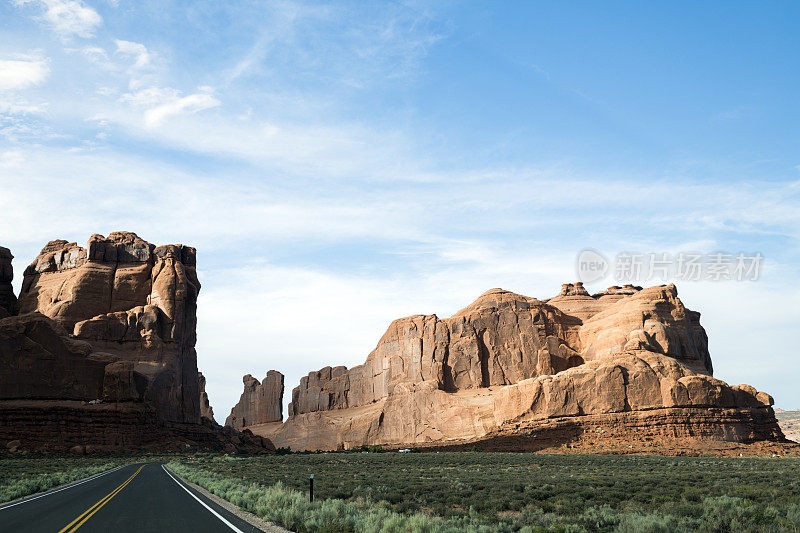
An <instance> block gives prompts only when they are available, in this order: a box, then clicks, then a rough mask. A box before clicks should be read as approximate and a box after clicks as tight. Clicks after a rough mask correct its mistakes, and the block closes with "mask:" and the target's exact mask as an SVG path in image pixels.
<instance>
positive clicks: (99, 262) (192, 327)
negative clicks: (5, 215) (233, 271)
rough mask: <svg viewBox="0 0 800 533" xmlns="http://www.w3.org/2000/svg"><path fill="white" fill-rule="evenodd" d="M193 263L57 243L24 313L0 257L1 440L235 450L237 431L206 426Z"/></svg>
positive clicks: (23, 296) (37, 267) (121, 244)
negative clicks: (6, 287) (2, 312)
mask: <svg viewBox="0 0 800 533" xmlns="http://www.w3.org/2000/svg"><path fill="white" fill-rule="evenodd" d="M195 263H196V253H195V249H194V248H191V247H189V246H183V245H165V246H155V245H153V244H150V243H148V242H146V241H144V240H143V239H141V238H139V237H138V236H137V235H136V234H135V233H129V232H114V233H111V234H110V235H108V237H104V236H102V235H93V236H92V237H91V238H90V239H89V243H88V245H87V247H86V248H83V247H80V246H78V245H77V244H76V243H74V242H67V241H64V240H56V241H51V242H49V243H48V244H47V245H46V246H45V247H44V248H43V249H42V251H41V253H40V254H39V255H38V257H36V259H35V260H34V261H33V262H32V263H31V264H30V266H28V267H27V268H26V269H25V272H24V274H23V281H22V290H21V293H20V295H19V298H18V301H16V300H15V299H13V298H9V297H8V296H7V292H5V291H4V285H3V283H6V282H10V280H11V278H12V272H11V269H10V253H8V252H7V250H6V249H5V248H2V249H0V298H3V296H2V295H6V297H5V298H4V299H3V300H2V301H3V306H4V308H5V310H6V314H7V315H11V316H6V317H5V318H2V320H0V368H2V373H0V440H13V439H19V440H21V441H22V442H23V443H24V444H26V445H28V446H30V447H34V448H53V449H57V448H63V447H67V448H68V447H71V446H75V445H79V446H83V445H94V446H96V447H110V448H119V447H136V446H142V445H154V446H163V445H168V446H173V447H181V446H182V445H183V444H187V445H190V446H191V445H192V444H193V443H194V444H201V445H220V446H226V445H231V442H230V439H231V436H232V435H233V433H231V431H229V430H226V431H225V432H222V431H221V428H220V427H219V426H215V425H214V423H213V420H208V421H205V422H201V398H202V396H201V385H200V380H199V378H198V371H197V355H196V352H195V341H196V323H197V318H196V309H197V295H198V292H199V290H200V283H199V281H198V280H197V273H196V269H195ZM11 296H12V297H13V291H12V292H11ZM237 439H239V440H240V441H241V439H240V438H239V437H237ZM245 440H247V439H245ZM251 441H252V442H249V443H248V444H252V445H254V446H256V447H263V446H264V445H265V442H264V441H263V439H261V438H260V437H258V438H255V437H253V439H251Z"/></svg>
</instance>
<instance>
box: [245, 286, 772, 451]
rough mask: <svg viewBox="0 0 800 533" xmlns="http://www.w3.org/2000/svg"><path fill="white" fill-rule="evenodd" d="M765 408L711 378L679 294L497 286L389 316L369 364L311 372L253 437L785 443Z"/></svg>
mask: <svg viewBox="0 0 800 533" xmlns="http://www.w3.org/2000/svg"><path fill="white" fill-rule="evenodd" d="M771 405H772V398H771V397H770V396H769V395H768V394H766V393H764V392H759V391H757V390H756V389H754V388H753V387H750V386H748V385H735V386H731V385H728V384H726V383H725V382H723V381H720V380H719V379H716V378H714V377H713V376H712V364H711V357H710V355H709V352H708V338H707V336H706V333H705V330H704V329H703V327H702V326H701V325H700V314H699V313H697V312H695V311H691V310H688V309H686V307H685V306H684V305H683V303H682V302H681V300H680V299H679V298H678V291H677V288H676V287H675V286H674V285H664V286H657V287H650V288H647V289H642V288H641V287H634V286H630V285H628V286H624V287H616V286H615V287H610V288H609V289H608V290H606V291H603V292H601V293H597V294H594V295H590V294H589V293H588V292H587V291H586V289H585V288H584V287H583V285H582V284H581V283H576V284H565V285H564V286H563V287H562V289H561V291H560V293H559V294H558V295H557V296H555V297H553V298H550V299H546V300H538V299H536V298H531V297H527V296H523V295H520V294H515V293H512V292H508V291H504V290H501V289H493V290H490V291H487V292H486V293H484V294H483V295H481V296H480V297H479V298H478V299H477V300H476V301H475V302H473V303H472V304H470V305H469V306H467V307H466V308H464V309H462V310H461V311H459V312H457V313H456V314H454V315H453V316H452V317H450V318H446V319H441V318H439V317H437V316H436V315H414V316H410V317H406V318H401V319H398V320H395V321H394V322H393V323H392V324H391V325H390V326H389V328H388V330H387V331H386V333H385V334H384V335H383V337H382V338H381V340H380V341H379V342H378V345H377V347H376V348H375V349H374V350H373V351H372V353H370V354H369V356H368V357H367V360H366V362H365V363H364V364H363V365H359V366H356V367H353V368H350V369H347V368H345V367H343V366H337V367H333V368H332V367H325V368H323V369H321V370H318V371H316V372H311V373H310V374H308V376H306V377H303V378H302V379H301V381H300V385H299V386H297V387H295V389H294V390H293V391H292V402H291V403H290V404H289V418H288V419H287V421H286V422H285V423H283V424H274V423H273V424H264V425H260V426H259V425H256V426H252V427H250V429H252V430H253V431H254V432H256V433H258V434H261V435H264V436H268V437H269V438H270V439H271V440H272V441H273V442H274V443H275V445H276V446H281V447H283V446H289V447H291V448H292V449H293V450H316V449H320V450H331V449H341V448H354V447H359V446H365V445H374V444H380V445H389V446H392V445H428V444H439V445H445V444H453V443H459V442H470V441H487V440H490V441H494V442H497V443H500V442H506V443H508V442H512V441H513V442H514V443H515V444H513V446H512V447H515V448H516V449H533V448H535V447H536V443H537V442H544V441H547V440H548V439H551V438H553V437H554V436H556V435H560V437H558V438H562V440H563V439H567V440H569V439H575V438H578V437H580V436H581V435H588V434H590V433H591V434H592V435H602V436H603V437H607V438H617V439H631V438H642V439H653V438H684V437H685V438H712V439H723V440H728V441H735V442H753V441H759V440H773V441H780V440H782V439H783V435H782V433H781V431H780V429H779V427H778V425H777V423H776V421H775V416H774V413H773V410H772V408H771ZM521 436H527V437H526V438H525V439H523V440H524V442H522V441H520V440H519V437H521ZM558 438H556V440H558Z"/></svg>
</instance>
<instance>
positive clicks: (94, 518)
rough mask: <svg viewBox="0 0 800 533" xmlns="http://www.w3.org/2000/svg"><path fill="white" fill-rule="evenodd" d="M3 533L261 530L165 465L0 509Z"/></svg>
mask: <svg viewBox="0 0 800 533" xmlns="http://www.w3.org/2000/svg"><path fill="white" fill-rule="evenodd" d="M0 531H3V532H5V531H22V532H24V531H36V532H40V531H52V532H59V533H72V532H74V531H79V532H80V533H90V532H94V531H97V532H107V531H112V532H114V533H125V532H128V531H130V532H137V533H141V532H148V531H191V532H197V533H203V532H228V533H230V532H231V531H240V532H243V533H250V532H254V531H259V530H258V529H256V528H254V527H253V526H252V525H250V524H248V523H247V522H245V521H244V520H242V519H240V518H239V517H237V516H235V515H233V514H231V513H230V512H228V511H227V510H225V509H223V508H222V507H220V506H219V505H217V504H216V503H214V502H212V501H210V500H208V499H207V498H206V497H205V496H203V495H202V494H199V493H198V492H197V491H195V490H194V489H192V488H191V487H188V486H186V485H185V484H184V483H183V482H181V481H180V480H179V479H177V477H175V476H173V475H172V474H171V473H169V472H168V471H167V470H166V469H165V468H164V467H163V466H162V465H161V464H159V463H145V464H141V463H140V464H135V465H127V466H124V467H122V468H117V469H115V470H112V471H110V472H106V473H104V474H101V475H99V476H96V477H94V478H91V479H89V480H85V481H82V482H78V483H75V484H73V485H70V486H68V487H65V488H61V489H58V490H53V491H50V492H47V493H44V494H42V495H39V496H37V497H35V498H30V499H27V500H23V501H20V502H16V503H12V504H6V505H0Z"/></svg>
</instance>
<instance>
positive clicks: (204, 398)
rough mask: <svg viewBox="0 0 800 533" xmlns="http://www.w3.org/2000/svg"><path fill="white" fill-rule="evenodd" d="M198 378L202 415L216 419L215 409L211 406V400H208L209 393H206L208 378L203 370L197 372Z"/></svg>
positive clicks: (209, 418)
mask: <svg viewBox="0 0 800 533" xmlns="http://www.w3.org/2000/svg"><path fill="white" fill-rule="evenodd" d="M197 380H198V382H199V384H200V417H201V418H206V419H208V420H211V421H212V422H216V420H214V409H213V408H212V407H211V402H209V401H208V394H206V378H205V376H204V375H203V373H202V372H198V373H197Z"/></svg>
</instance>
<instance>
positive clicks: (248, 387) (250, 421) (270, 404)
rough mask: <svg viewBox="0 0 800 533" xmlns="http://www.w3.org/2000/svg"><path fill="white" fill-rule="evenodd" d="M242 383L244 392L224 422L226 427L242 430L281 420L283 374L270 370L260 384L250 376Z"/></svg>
mask: <svg viewBox="0 0 800 533" xmlns="http://www.w3.org/2000/svg"><path fill="white" fill-rule="evenodd" d="M242 381H243V382H244V392H242V396H241V398H239V403H237V404H236V405H235V406H234V407H233V409H231V414H230V415H228V418H227V419H226V420H225V425H226V426H229V427H233V428H243V427H246V426H253V425H256V424H267V423H270V422H280V421H281V420H283V374H281V373H280V372H277V371H275V370H270V371H269V372H267V376H266V377H265V378H264V381H262V382H260V383H259V381H258V380H257V379H256V378H254V377H253V376H251V375H250V374H247V375H246V376H244V377H243V378H242Z"/></svg>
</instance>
